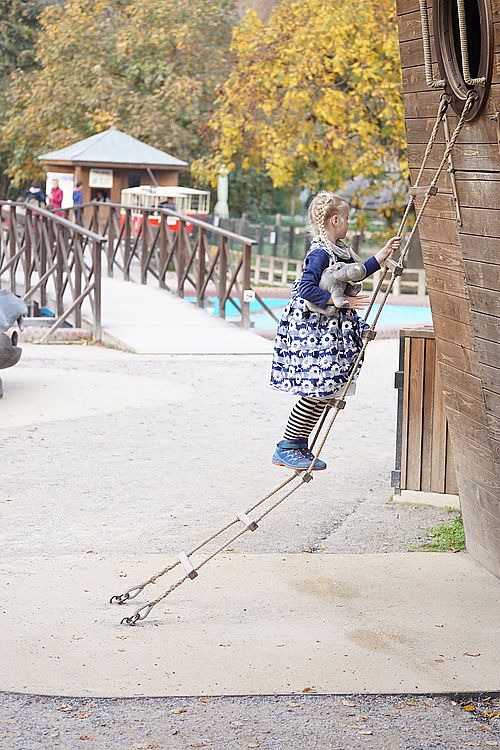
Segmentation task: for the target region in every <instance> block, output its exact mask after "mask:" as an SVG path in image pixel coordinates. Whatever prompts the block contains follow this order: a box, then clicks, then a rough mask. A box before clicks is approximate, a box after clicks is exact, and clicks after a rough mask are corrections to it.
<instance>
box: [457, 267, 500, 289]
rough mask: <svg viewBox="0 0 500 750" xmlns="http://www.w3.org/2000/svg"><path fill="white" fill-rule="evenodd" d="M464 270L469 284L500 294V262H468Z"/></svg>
mask: <svg viewBox="0 0 500 750" xmlns="http://www.w3.org/2000/svg"><path fill="white" fill-rule="evenodd" d="M464 268H465V273H466V276H467V282H468V283H469V284H470V285H471V286H474V287H480V288H482V289H490V290H494V291H497V292H500V262H498V263H481V262H478V261H470V260H466V261H465V262H464Z"/></svg>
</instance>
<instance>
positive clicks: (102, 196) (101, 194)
mask: <svg viewBox="0 0 500 750" xmlns="http://www.w3.org/2000/svg"><path fill="white" fill-rule="evenodd" d="M95 200H96V201H98V203H109V198H108V194H107V192H106V191H105V190H98V191H97V193H96V196H95Z"/></svg>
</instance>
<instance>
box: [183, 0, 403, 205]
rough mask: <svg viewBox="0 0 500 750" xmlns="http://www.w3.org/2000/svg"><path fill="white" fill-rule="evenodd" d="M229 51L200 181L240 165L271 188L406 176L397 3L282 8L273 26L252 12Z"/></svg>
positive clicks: (307, 2) (287, 2)
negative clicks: (262, 175)
mask: <svg viewBox="0 0 500 750" xmlns="http://www.w3.org/2000/svg"><path fill="white" fill-rule="evenodd" d="M232 48H233V52H234V55H235V65H234V67H233V70H232V72H231V74H230V76H229V78H228V80H227V81H226V83H225V84H224V87H223V90H222V93H221V96H220V97H219V99H218V100H217V103H216V108H215V111H214V114H213V117H212V119H211V121H210V126H211V130H212V143H211V152H212V153H211V156H210V157H209V158H205V159H202V160H200V161H198V162H197V163H196V164H195V165H194V168H195V170H196V172H197V174H198V176H199V177H200V178H201V179H204V180H206V181H211V182H212V183H213V184H214V183H215V181H216V178H217V174H218V172H219V170H220V169H221V168H222V167H227V168H228V169H230V170H231V169H234V168H236V167H237V165H239V164H240V165H241V167H242V168H244V169H245V168H246V169H249V170H250V169H251V168H254V169H255V168H257V169H262V168H264V169H265V170H266V172H267V173H268V174H269V176H270V178H271V179H272V182H273V185H274V186H275V187H282V186H287V185H293V186H297V185H308V186H310V187H311V188H313V189H317V188H320V187H328V188H333V189H335V188H338V187H339V186H341V185H342V184H343V183H344V182H345V181H346V180H348V179H350V178H352V177H354V176H358V175H363V176H364V177H366V178H368V180H369V181H370V183H371V184H372V185H374V186H375V189H377V187H380V186H381V185H384V186H387V183H388V181H389V182H390V183H391V184H394V185H397V184H398V181H400V180H401V178H403V179H404V178H406V177H407V163H406V156H405V145H406V144H405V131H404V114H403V100H402V92H401V80H400V77H401V74H400V63H399V52H398V41H397V31H396V19H395V13H394V5H393V2H392V0H350V2H344V1H343V0H332V2H330V3H328V4H326V5H325V3H323V2H322V1H321V0H282V2H281V3H280V4H279V5H278V6H277V8H276V9H275V10H274V12H273V14H272V15H271V18H270V20H269V23H268V24H267V25H266V24H264V23H263V22H262V21H261V20H260V19H259V18H258V17H257V15H256V14H255V12H253V11H249V12H247V14H246V16H245V19H244V21H243V23H242V24H241V26H240V27H238V28H236V29H235V32H234V36H233V47H232ZM391 203H395V201H394V200H392V201H391ZM391 210H392V206H389V205H388V206H386V207H381V211H382V212H384V211H385V212H386V213H387V214H388V218H390V213H391ZM384 215H385V213H384Z"/></svg>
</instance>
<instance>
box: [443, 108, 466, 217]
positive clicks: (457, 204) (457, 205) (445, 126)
mask: <svg viewBox="0 0 500 750" xmlns="http://www.w3.org/2000/svg"><path fill="white" fill-rule="evenodd" d="M443 130H444V137H445V139H446V143H447V145H449V143H450V128H449V126H448V119H447V117H446V115H445V116H444V117H443ZM448 174H449V175H450V180H451V189H452V191H453V203H454V204H455V219H456V222H457V224H458V225H459V226H462V213H461V211H460V202H459V200H458V188H457V180H456V177H455V167H454V165H453V156H452V155H451V151H450V153H449V155H448Z"/></svg>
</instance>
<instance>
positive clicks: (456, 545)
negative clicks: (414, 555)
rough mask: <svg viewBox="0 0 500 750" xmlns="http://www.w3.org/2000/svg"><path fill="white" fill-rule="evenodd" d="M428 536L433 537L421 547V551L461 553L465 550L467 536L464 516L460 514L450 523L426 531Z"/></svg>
mask: <svg viewBox="0 0 500 750" xmlns="http://www.w3.org/2000/svg"><path fill="white" fill-rule="evenodd" d="M425 533H426V534H427V536H429V537H431V539H430V540H429V541H428V542H424V543H423V544H422V545H421V549H428V550H432V551H435V552H438V551H443V550H451V551H452V552H460V550H463V549H465V534H464V524H463V521H462V514H461V513H459V514H458V515H457V516H455V518H453V520H452V521H451V522H450V523H442V524H439V526H432V527H431V528H429V529H426V532H425Z"/></svg>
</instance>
